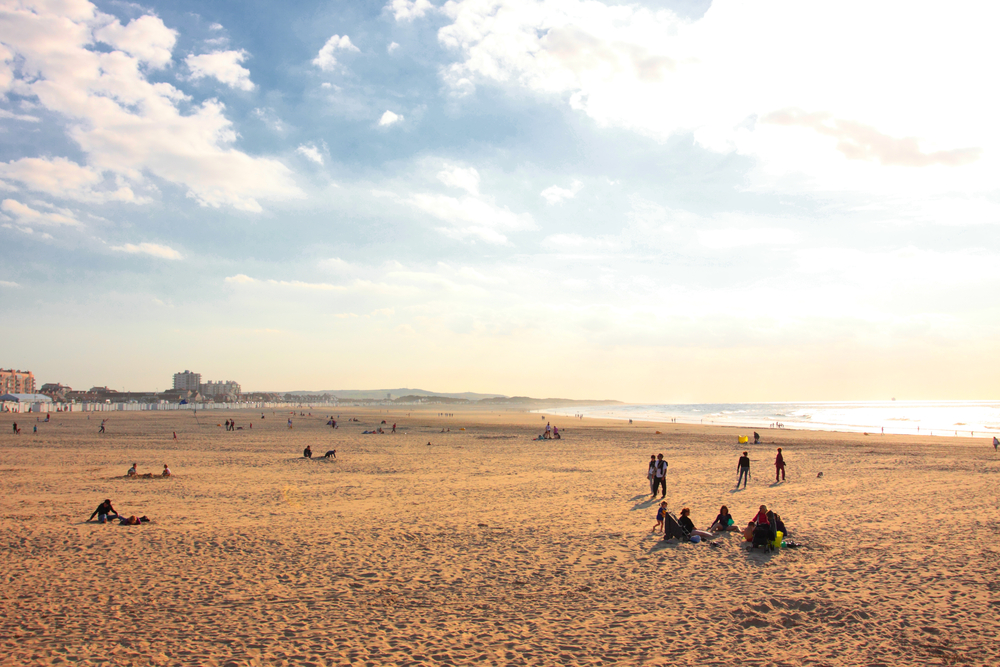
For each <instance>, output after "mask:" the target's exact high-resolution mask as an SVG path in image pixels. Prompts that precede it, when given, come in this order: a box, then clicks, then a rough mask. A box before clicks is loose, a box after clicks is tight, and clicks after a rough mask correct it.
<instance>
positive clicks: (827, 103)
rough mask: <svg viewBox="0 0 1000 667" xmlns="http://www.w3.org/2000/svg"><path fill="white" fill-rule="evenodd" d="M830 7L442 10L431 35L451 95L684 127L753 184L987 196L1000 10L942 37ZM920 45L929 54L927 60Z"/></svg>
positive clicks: (464, 3)
mask: <svg viewBox="0 0 1000 667" xmlns="http://www.w3.org/2000/svg"><path fill="white" fill-rule="evenodd" d="M838 8H839V9H838V11H837V12H836V13H835V14H830V13H829V12H827V11H824V10H823V8H822V7H820V6H818V5H815V4H810V3H798V2H793V1H789V0H775V1H773V2H768V3H763V4H761V3H746V2H743V0H715V1H714V2H712V4H711V7H710V8H709V9H708V11H707V12H706V13H705V15H704V16H703V17H702V18H700V19H698V20H695V21H691V20H688V19H684V18H680V17H678V16H677V15H675V14H674V13H672V12H670V11H668V10H657V9H649V8H645V7H641V6H638V5H634V4H622V3H617V2H614V3H612V2H606V3H605V2H600V1H596V0H491V1H489V2H486V1H483V0H452V1H450V2H448V3H446V4H445V5H443V6H442V12H443V13H444V14H445V15H446V16H447V17H449V19H450V20H451V24H450V25H446V26H444V27H443V28H441V30H440V31H439V33H438V36H439V40H440V42H441V43H442V44H443V45H445V46H447V47H450V48H452V49H454V50H455V52H456V53H457V54H458V55H459V60H458V62H455V63H454V64H452V65H451V66H449V67H447V68H446V69H445V71H444V75H445V79H446V81H447V82H448V83H449V85H450V86H451V87H452V89H453V90H454V91H455V92H456V93H458V94H468V93H469V92H471V91H473V90H474V88H475V85H476V84H482V83H489V84H492V85H504V86H516V87H520V88H525V89H528V90H531V91H534V92H536V93H538V94H539V95H542V96H544V97H545V98H546V99H553V97H554V96H555V98H556V99H566V100H568V103H569V105H570V106H571V107H572V108H573V109H576V110H578V111H580V112H582V113H585V114H587V115H588V116H590V117H591V118H592V119H594V120H595V121H596V122H597V123H598V124H601V125H610V126H617V127H623V128H627V129H631V130H634V131H637V132H640V133H642V134H645V135H648V136H650V137H653V138H654V139H657V140H665V139H667V138H668V137H670V136H672V135H674V134H676V133H678V132H689V133H691V134H692V135H693V136H694V138H695V141H696V142H697V143H698V144H700V145H701V146H703V147H706V148H709V149H711V150H715V151H720V152H733V151H735V152H739V153H743V154H748V155H753V156H755V157H756V158H758V162H757V164H758V167H757V171H756V172H755V173H754V178H753V181H752V186H754V187H757V188H781V189H790V190H802V189H806V190H816V189H826V190H829V189H840V190H855V191H861V192H870V191H889V192H900V191H913V190H914V189H921V190H924V191H936V192H947V191H953V190H955V189H961V190H963V191H968V190H969V189H970V188H975V189H977V190H979V191H987V190H989V189H991V188H993V187H995V179H993V178H992V175H994V174H995V173H996V171H997V169H998V165H997V160H996V158H992V157H991V156H992V155H993V154H997V153H998V150H997V149H1000V126H998V125H997V124H996V123H995V121H994V119H993V118H992V116H991V114H990V113H989V111H988V109H990V108H991V106H992V91H991V90H989V89H988V87H984V86H982V85H980V83H979V82H981V81H983V80H987V79H989V78H990V76H991V70H990V69H989V65H988V64H989V63H992V62H994V60H995V57H994V56H995V54H994V53H993V52H992V50H991V47H990V46H989V45H990V44H991V43H992V41H993V38H992V36H991V33H990V27H989V26H993V25H996V24H997V22H998V21H1000V15H998V14H1000V5H996V4H990V3H979V4H976V5H974V6H969V7H968V9H967V10H966V11H967V12H968V13H967V14H966V16H967V18H968V19H969V20H968V21H966V22H965V23H964V24H963V25H967V26H968V33H964V34H962V35H961V36H958V35H952V34H950V33H949V34H946V33H944V32H942V30H941V27H940V18H939V16H937V15H936V14H935V13H934V12H929V11H919V12H908V13H906V15H905V16H902V17H901V16H900V12H899V11H898V8H897V7H895V6H894V5H892V4H891V3H890V4H883V5H878V6H876V7H873V6H872V5H871V3H867V2H862V1H861V0H845V2H844V3H841V4H840V5H838ZM861 16H863V17H864V21H859V18H858V17H861ZM844 34H851V35H853V36H854V38H853V40H852V46H851V48H850V49H845V48H844V44H843V42H842V39H841V36H842V35H844ZM927 35H936V36H937V37H936V38H935V39H940V46H941V48H939V49H928V48H927ZM888 40H891V41H888ZM889 43H891V48H888V47H887V44H889ZM900 62H905V63H907V66H906V67H905V68H900V67H897V66H896V64H898V63H900ZM887 71H891V72H892V82H893V85H891V86H887V85H885V81H886V79H885V76H886V74H885V73H886V72H887ZM928 90H933V91H935V92H934V95H932V96H931V97H928V96H927V93H926V91H928ZM955 99H961V100H962V105H961V108H962V116H961V118H962V120H961V122H957V121H956V116H955V115H954V113H953V111H954V100H955ZM801 110H805V111H801ZM991 149H992V153H991ZM980 156H982V157H980ZM917 167H919V168H917Z"/></svg>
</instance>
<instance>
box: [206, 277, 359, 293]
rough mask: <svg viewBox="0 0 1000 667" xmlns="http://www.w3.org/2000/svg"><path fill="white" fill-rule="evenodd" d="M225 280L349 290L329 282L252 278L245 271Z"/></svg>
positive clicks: (266, 284)
mask: <svg viewBox="0 0 1000 667" xmlns="http://www.w3.org/2000/svg"><path fill="white" fill-rule="evenodd" d="M225 282H227V283H228V284H230V285H254V286H271V287H283V288H293V289H305V290H317V291H321V292H342V291H346V290H347V288H346V287H344V286H343V285H331V284H329V283H307V282H303V281H301V280H258V279H256V278H251V277H250V276H248V275H246V274H245V273H238V274H236V275H235V276H229V277H228V278H226V279H225Z"/></svg>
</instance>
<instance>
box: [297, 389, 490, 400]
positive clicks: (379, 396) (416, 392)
mask: <svg viewBox="0 0 1000 667" xmlns="http://www.w3.org/2000/svg"><path fill="white" fill-rule="evenodd" d="M283 393H287V394H291V395H293V396H322V395H323V394H330V395H331V396H336V397H337V398H349V399H355V400H357V399H366V398H370V399H374V400H377V401H381V400H384V399H385V395H386V394H392V397H393V398H399V397H400V396H421V397H423V396H443V397H445V398H460V399H465V400H467V401H479V400H482V399H484V398H503V397H504V395H503V394H477V393H475V392H472V391H463V392H460V393H456V394H448V393H442V392H438V391H427V390H425V389H327V390H323V391H289V392H283Z"/></svg>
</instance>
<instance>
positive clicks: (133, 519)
mask: <svg viewBox="0 0 1000 667" xmlns="http://www.w3.org/2000/svg"><path fill="white" fill-rule="evenodd" d="M118 519H119V521H118V524H119V525H121V526H138V525H141V524H144V523H149V519H148V518H147V517H145V516H136V515H134V514H133V515H132V516H130V517H129V518H127V519H126V518H125V517H123V516H120V517H118Z"/></svg>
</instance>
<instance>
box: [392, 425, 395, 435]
mask: <svg viewBox="0 0 1000 667" xmlns="http://www.w3.org/2000/svg"><path fill="white" fill-rule="evenodd" d="M392 432H393V433H395V432H396V424H393V425H392Z"/></svg>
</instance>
